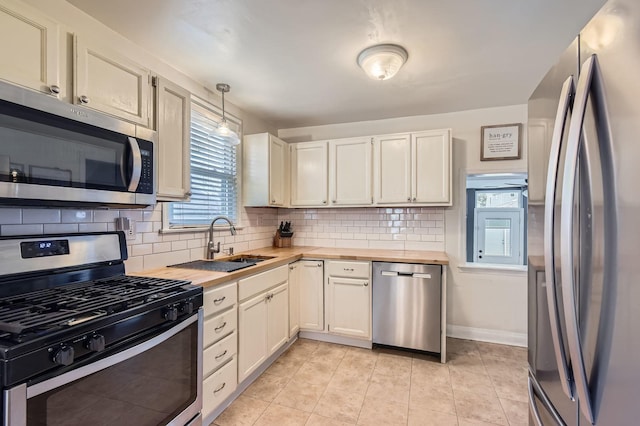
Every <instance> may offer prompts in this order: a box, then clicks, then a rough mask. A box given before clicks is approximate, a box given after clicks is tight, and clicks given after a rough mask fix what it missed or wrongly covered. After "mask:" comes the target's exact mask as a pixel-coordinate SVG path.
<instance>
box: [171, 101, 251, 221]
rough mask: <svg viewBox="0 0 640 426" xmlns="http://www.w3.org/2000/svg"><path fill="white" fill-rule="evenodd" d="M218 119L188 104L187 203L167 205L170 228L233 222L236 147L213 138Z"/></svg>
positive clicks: (231, 122)
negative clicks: (220, 219)
mask: <svg viewBox="0 0 640 426" xmlns="http://www.w3.org/2000/svg"><path fill="white" fill-rule="evenodd" d="M221 119H222V116H221V115H220V114H218V113H217V112H214V111H213V110H210V109H208V108H205V107H204V106H202V105H199V104H196V103H194V102H192V103H191V200H190V201H189V202H187V203H171V204H170V206H169V226H170V227H181V226H205V225H207V226H208V225H209V224H210V223H211V219H213V218H214V217H215V216H219V215H223V216H228V217H229V218H230V219H231V220H232V221H233V222H234V223H235V222H237V217H238V179H237V174H236V170H237V169H236V147H235V146H231V145H229V144H228V143H227V142H225V141H224V140H223V139H221V138H219V137H218V136H217V135H215V134H214V131H213V130H214V129H215V128H216V125H217V123H218V122H219V121H220V120H221ZM227 121H228V122H229V125H230V127H231V128H232V129H233V130H235V131H239V127H240V125H239V123H238V122H237V121H235V120H233V119H231V118H230V117H229V116H228V115H227ZM240 137H242V135H240Z"/></svg>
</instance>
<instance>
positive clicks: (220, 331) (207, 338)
mask: <svg viewBox="0 0 640 426" xmlns="http://www.w3.org/2000/svg"><path fill="white" fill-rule="evenodd" d="M237 324H238V310H237V309H232V310H230V311H227V312H225V313H223V314H220V315H217V316H215V317H213V318H209V319H206V320H205V321H204V333H203V334H204V336H203V347H205V348H206V347H208V346H210V345H211V344H212V343H215V342H217V341H218V340H220V339H221V338H222V337H224V336H226V335H228V334H229V333H231V332H232V331H234V330H235V329H236V327H237Z"/></svg>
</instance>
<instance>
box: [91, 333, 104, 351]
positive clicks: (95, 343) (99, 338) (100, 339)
mask: <svg viewBox="0 0 640 426" xmlns="http://www.w3.org/2000/svg"><path fill="white" fill-rule="evenodd" d="M87 349H89V350H90V351H93V352H100V351H103V350H104V336H103V335H101V334H94V335H93V336H91V337H89V340H87Z"/></svg>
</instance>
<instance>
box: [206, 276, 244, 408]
mask: <svg viewBox="0 0 640 426" xmlns="http://www.w3.org/2000/svg"><path fill="white" fill-rule="evenodd" d="M237 294H238V285H237V283H236V282H233V283H229V284H224V285H220V286H216V287H214V288H212V289H208V290H206V291H205V292H204V295H203V307H204V331H203V339H202V340H203V349H204V352H203V354H202V377H203V379H204V381H203V384H202V394H203V399H202V418H206V417H207V416H208V415H210V414H211V413H212V412H213V411H214V410H215V409H216V408H217V407H218V406H219V405H220V404H221V403H222V402H223V401H224V400H225V399H226V398H227V397H228V396H229V395H231V394H232V393H233V391H235V389H236V387H237V385H238V368H237V353H238V350H237V348H238V343H237V342H238V332H237V321H238V309H237V300H238V298H237Z"/></svg>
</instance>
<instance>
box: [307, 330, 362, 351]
mask: <svg viewBox="0 0 640 426" xmlns="http://www.w3.org/2000/svg"><path fill="white" fill-rule="evenodd" d="M299 336H300V338H302V339H311V340H318V341H320V342H327V343H337V344H339V345H347V346H356V347H358V348H364V349H371V340H362V339H357V338H355V337H345V336H338V335H335V334H329V333H325V332H322V331H301V332H300V334H299Z"/></svg>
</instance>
